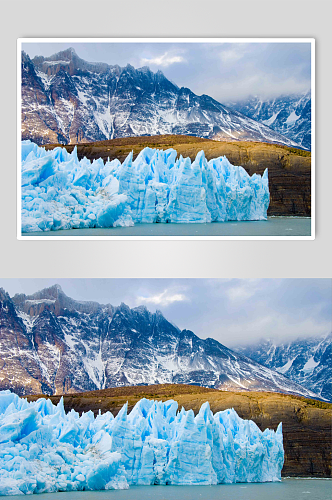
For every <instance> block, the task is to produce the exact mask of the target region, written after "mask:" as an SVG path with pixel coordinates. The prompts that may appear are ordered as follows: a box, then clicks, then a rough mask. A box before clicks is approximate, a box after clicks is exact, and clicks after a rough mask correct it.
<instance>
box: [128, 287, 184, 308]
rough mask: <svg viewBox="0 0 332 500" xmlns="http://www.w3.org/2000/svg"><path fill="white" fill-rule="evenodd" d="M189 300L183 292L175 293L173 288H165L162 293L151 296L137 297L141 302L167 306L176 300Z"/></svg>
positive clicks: (138, 301)
mask: <svg viewBox="0 0 332 500" xmlns="http://www.w3.org/2000/svg"><path fill="white" fill-rule="evenodd" d="M186 300H189V299H188V298H187V297H186V296H185V295H184V294H183V293H175V292H174V291H173V292H172V290H167V289H166V290H165V291H163V292H162V293H159V294H155V295H150V296H149V297H137V303H139V304H142V303H144V304H155V305H159V306H164V307H167V306H169V305H170V304H174V302H183V301H186Z"/></svg>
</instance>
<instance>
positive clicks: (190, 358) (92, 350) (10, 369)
mask: <svg viewBox="0 0 332 500" xmlns="http://www.w3.org/2000/svg"><path fill="white" fill-rule="evenodd" d="M0 330H1V335H0V350H1V360H0V388H2V389H11V390H13V391H15V392H17V393H18V394H21V395H22V394H36V393H45V394H62V393H71V392H80V391H88V390H95V389H104V388H107V387H119V386H127V385H147V384H148V385H149V384H163V383H177V384H193V385H200V386H205V387H212V388H215V389H223V390H234V389H236V390H243V391H247V390H264V391H274V392H284V393H294V394H299V395H304V396H307V397H317V395H316V394H314V393H313V392H311V391H308V390H307V389H305V388H304V387H302V386H300V385H299V384H296V383H294V382H292V381H290V380H289V379H288V378H286V377H284V376H283V375H281V374H279V373H278V372H276V371H273V370H271V369H269V368H266V367H264V366H262V365H260V364H258V363H256V362H254V361H253V360H251V359H249V358H247V357H245V356H243V355H241V354H238V353H235V352H234V351H232V350H231V349H228V348H227V347H225V346H224V345H222V344H220V343H219V342H217V341H216V340H214V339H212V338H207V339H205V340H203V339H200V338H199V337H197V336H196V335H195V334H194V333H193V332H191V331H189V330H182V331H181V330H179V329H178V328H177V327H176V326H174V325H173V324H171V323H170V322H169V321H167V320H166V319H165V318H164V316H163V315H162V313H161V312H158V311H157V312H156V313H150V312H149V311H148V310H147V309H146V307H144V306H140V307H136V308H133V309H130V308H129V307H128V306H126V305H125V304H121V305H120V306H118V307H113V306H111V305H100V304H97V303H95V302H79V301H75V300H73V299H70V298H69V297H67V296H66V295H65V294H64V293H63V291H62V290H61V288H60V287H59V286H58V285H55V286H53V287H50V288H48V289H44V290H42V291H40V292H37V293H36V294H33V295H30V296H25V295H22V294H20V295H15V296H14V297H13V299H11V298H10V297H9V295H8V294H6V292H4V291H3V290H2V291H1V293H0Z"/></svg>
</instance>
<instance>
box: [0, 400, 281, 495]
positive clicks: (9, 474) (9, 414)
mask: <svg viewBox="0 0 332 500" xmlns="http://www.w3.org/2000/svg"><path fill="white" fill-rule="evenodd" d="M283 461H284V451H283V439H282V427H281V423H280V424H279V426H278V428H277V430H276V431H273V430H270V429H266V430H265V431H264V432H262V431H261V430H260V429H259V428H258V427H257V425H256V424H255V423H254V422H253V421H251V420H242V419H241V418H240V417H239V416H238V415H237V413H236V412H235V410H233V409H229V410H225V411H220V412H217V413H215V414H213V413H212V411H211V410H210V407H209V404H208V403H207V402H206V403H204V404H203V405H202V406H201V409H200V411H199V413H198V414H197V415H196V416H195V415H194V412H193V411H192V410H187V411H186V410H184V408H181V410H180V411H179V410H178V404H177V402H175V401H172V400H170V401H166V402H160V401H152V400H147V399H141V400H140V401H138V403H137V404H136V405H135V407H134V408H133V410H132V411H131V412H130V413H129V415H128V414H127V404H126V405H124V406H123V408H122V409H121V410H120V412H119V413H118V415H117V416H116V417H115V418H114V416H113V415H112V413H111V412H107V413H104V414H101V413H100V412H99V414H98V415H97V417H94V414H93V413H92V412H91V411H89V412H87V413H83V414H82V415H81V416H80V415H79V414H78V413H76V412H75V411H74V410H71V411H70V412H68V413H65V411H64V406H63V400H62V398H61V400H60V402H59V404H58V405H57V406H55V405H53V404H52V402H51V401H50V400H47V399H39V400H37V401H35V402H31V403H28V402H27V401H26V400H25V399H23V398H19V397H18V396H17V395H16V394H14V393H11V392H10V391H1V392H0V495H19V494H31V493H44V492H56V491H74V490H109V489H124V488H128V487H129V486H130V485H153V484H162V485H165V484H172V485H182V484H184V485H210V484H218V483H236V482H267V481H279V480H280V479H281V469H282V466H283Z"/></svg>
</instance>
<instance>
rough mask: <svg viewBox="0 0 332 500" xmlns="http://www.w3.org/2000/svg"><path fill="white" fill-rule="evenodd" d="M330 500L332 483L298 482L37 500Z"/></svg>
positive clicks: (157, 489) (155, 489)
mask: <svg viewBox="0 0 332 500" xmlns="http://www.w3.org/2000/svg"><path fill="white" fill-rule="evenodd" d="M3 498H7V497H3ZM8 498H10V499H14V498H22V496H17V495H15V496H11V497H8ZM30 498H31V497H30ZM331 498H332V481H331V480H329V479H297V478H292V479H283V480H282V481H281V482H280V483H256V484H255V483H251V484H249V483H246V484H245V483H237V484H218V485H217V486H132V487H131V488H129V489H128V490H112V491H73V492H68V493H67V492H65V493H42V494H39V495H38V500H302V499H303V500H305V499H308V500H331Z"/></svg>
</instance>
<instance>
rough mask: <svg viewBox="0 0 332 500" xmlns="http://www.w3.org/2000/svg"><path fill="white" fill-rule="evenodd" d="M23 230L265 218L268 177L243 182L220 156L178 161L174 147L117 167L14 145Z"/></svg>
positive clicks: (246, 176)
mask: <svg viewBox="0 0 332 500" xmlns="http://www.w3.org/2000/svg"><path fill="white" fill-rule="evenodd" d="M21 150H22V160H21V161H22V163H21V165H22V172H21V197H22V198H21V217H22V232H24V233H25V232H31V231H55V230H60V229H74V228H89V227H116V226H132V225H134V224H137V223H155V222H162V223H168V222H170V223H208V222H224V221H229V220H233V221H240V220H264V219H266V218H267V209H268V206H269V202H270V194H269V184H268V171H267V169H266V170H265V172H264V174H263V175H262V176H261V175H258V174H253V175H252V176H250V175H249V174H248V173H247V172H246V171H245V169H244V168H243V167H241V166H234V165H232V164H231V163H230V162H229V161H228V160H227V158H226V157H225V156H222V157H219V158H214V159H211V160H210V161H207V160H206V158H205V155H204V151H200V152H199V153H198V154H197V156H196V158H195V160H194V161H193V162H191V160H190V158H183V157H182V156H181V155H180V157H179V158H178V153H177V151H176V150H175V149H167V150H158V149H151V148H148V147H146V148H145V149H143V150H142V151H140V153H139V154H138V156H137V158H136V159H135V160H133V153H132V152H131V153H130V154H129V155H128V156H127V158H126V159H125V160H124V162H123V163H121V162H120V161H119V160H118V159H114V160H112V161H107V162H106V163H104V161H103V160H102V158H99V159H98V160H93V161H92V162H91V161H90V160H88V159H87V158H85V157H84V158H83V159H81V160H79V159H78V156H77V148H76V146H75V148H74V149H73V151H72V153H68V152H67V151H66V149H65V148H61V147H56V148H55V149H53V150H50V151H46V149H45V148H43V147H39V146H38V145H37V144H35V143H33V142H31V141H29V140H27V141H22V143H21Z"/></svg>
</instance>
